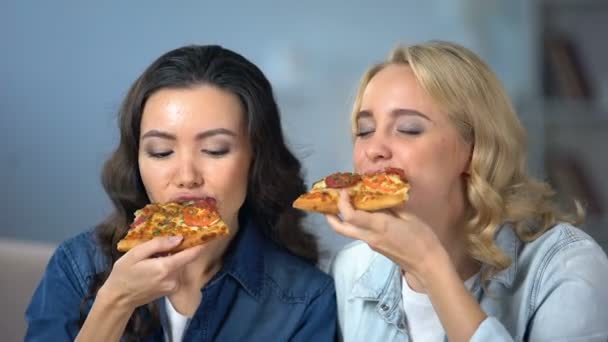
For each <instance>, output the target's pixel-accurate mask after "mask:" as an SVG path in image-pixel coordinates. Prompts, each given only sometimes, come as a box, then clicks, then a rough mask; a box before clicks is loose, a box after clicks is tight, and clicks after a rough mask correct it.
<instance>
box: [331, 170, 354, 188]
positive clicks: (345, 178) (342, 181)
mask: <svg viewBox="0 0 608 342" xmlns="http://www.w3.org/2000/svg"><path fill="white" fill-rule="evenodd" d="M360 180H361V176H359V175H358V174H355V173H351V172H337V173H334V174H333V175H329V176H327V177H325V185H327V187H328V188H334V189H339V188H348V187H349V186H352V185H354V184H356V183H357V182H358V181H360Z"/></svg>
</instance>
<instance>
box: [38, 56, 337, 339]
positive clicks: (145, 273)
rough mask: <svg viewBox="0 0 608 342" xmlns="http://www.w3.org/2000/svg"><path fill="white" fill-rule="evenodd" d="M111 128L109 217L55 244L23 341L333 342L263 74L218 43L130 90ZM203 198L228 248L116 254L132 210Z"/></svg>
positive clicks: (327, 289) (166, 59)
mask: <svg viewBox="0 0 608 342" xmlns="http://www.w3.org/2000/svg"><path fill="white" fill-rule="evenodd" d="M119 120H120V144H119V146H118V148H117V149H116V151H115V152H114V154H113V155H112V156H111V158H110V159H109V160H108V161H107V162H106V164H105V166H104V170H103V176H102V181H103V185H104V188H105V189H106V191H107V193H108V195H109V196H110V198H111V199H112V201H113V203H114V207H115V210H114V213H113V214H112V215H111V216H110V217H109V218H108V219H107V220H106V221H104V222H103V223H101V224H99V225H98V226H97V227H96V228H95V229H94V230H91V231H86V232H84V233H82V234H80V235H78V236H76V237H74V238H71V239H69V240H67V241H65V242H64V243H62V244H61V245H60V246H59V247H58V249H57V251H56V252H55V254H54V256H53V257H52V259H51V260H50V262H49V265H48V267H47V270H46V272H45V274H44V276H43V278H42V281H41V283H40V285H39V286H38V288H37V290H36V292H35V293H34V296H33V298H32V301H31V304H30V306H29V307H28V309H27V312H26V317H27V321H28V332H27V336H26V340H28V341H38V340H40V341H42V340H44V341H50V340H52V341H60V340H61V341H64V340H74V339H76V340H77V341H117V340H121V339H122V340H125V341H137V340H146V341H147V340H153V341H182V340H184V341H190V340H196V341H212V340H213V341H214V340H218V341H244V340H247V341H270V340H272V341H287V340H290V341H328V340H333V338H334V334H335V329H336V302H335V295H334V285H333V282H332V280H331V278H330V277H329V276H327V275H325V274H324V273H322V272H321V271H319V270H318V269H317V268H316V267H315V265H314V264H315V262H316V261H317V247H316V241H315V240H314V238H313V237H312V236H311V235H310V234H308V233H306V232H304V230H303V228H302V218H303V214H302V213H301V212H299V211H296V210H295V209H292V208H291V207H290V205H291V202H292V201H293V199H295V198H296V197H297V196H298V195H299V194H300V193H302V192H304V190H305V185H304V182H303V180H302V177H301V175H300V168H301V167H300V163H299V161H298V160H297V159H296V158H295V157H294V155H293V154H292V153H291V152H290V151H289V149H288V148H287V147H286V144H285V142H284V139H283V135H282V131H281V124H280V117H279V111H278V108H277V104H276V102H275V100H274V97H273V92H272V88H271V86H270V84H269V82H268V80H267V79H266V78H265V76H264V75H263V73H262V72H261V71H260V70H259V69H258V68H257V67H256V66H255V65H253V64H252V63H251V62H249V61H248V60H247V59H245V58H244V57H242V56H241V55H239V54H237V53H235V52H233V51H230V50H227V49H224V48H222V47H219V46H187V47H183V48H179V49H176V50H173V51H170V52H168V53H166V54H164V55H163V56H161V57H159V58H158V59H157V60H156V61H155V62H153V63H152V64H151V65H150V66H149V67H148V68H147V70H145V72H144V73H143V74H142V75H141V76H140V77H139V78H138V79H137V80H136V81H135V83H134V84H133V86H132V87H131V89H130V91H129V93H128V95H127V97H126V99H125V100H124V102H123V104H122V107H121V109H120V112H119ZM203 197H213V198H214V199H215V200H216V201H217V203H218V208H219V211H220V214H221V216H222V218H223V219H224V221H226V223H227V224H228V226H229V227H230V229H231V233H230V235H229V236H228V237H226V238H223V239H217V240H214V241H212V242H209V243H207V244H205V245H203V246H197V247H193V248H189V249H186V250H184V251H182V252H179V253H176V254H173V255H169V256H164V257H155V256H157V255H159V254H162V253H163V252H165V251H168V250H170V249H172V248H173V247H175V246H176V245H178V244H179V243H180V241H181V238H180V237H173V238H156V239H153V240H151V241H149V242H146V243H144V244H141V245H139V246H137V247H135V248H134V249H132V250H130V251H129V252H127V253H124V254H123V253H119V252H118V251H117V250H116V243H117V242H118V241H119V240H120V239H121V238H122V237H124V236H125V234H126V233H127V229H128V226H129V223H130V221H131V220H132V218H133V214H134V212H135V210H137V209H139V208H142V207H143V206H145V205H146V204H148V203H152V202H154V203H165V202H171V201H181V200H187V199H196V198H203Z"/></svg>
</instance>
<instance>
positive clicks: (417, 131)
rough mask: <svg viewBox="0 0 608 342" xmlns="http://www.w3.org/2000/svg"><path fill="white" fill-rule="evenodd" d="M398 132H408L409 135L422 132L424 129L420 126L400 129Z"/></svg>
mask: <svg viewBox="0 0 608 342" xmlns="http://www.w3.org/2000/svg"><path fill="white" fill-rule="evenodd" d="M397 132H399V133H403V134H407V135H419V134H421V133H422V130H421V129H418V128H411V129H398V130H397Z"/></svg>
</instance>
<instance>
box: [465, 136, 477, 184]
mask: <svg viewBox="0 0 608 342" xmlns="http://www.w3.org/2000/svg"><path fill="white" fill-rule="evenodd" d="M468 145H469V151H468V153H467V157H466V158H467V159H466V162H465V164H464V168H463V171H462V174H463V175H465V176H466V177H468V176H470V175H471V162H472V160H473V152H474V151H475V145H474V144H473V143H470V144H468Z"/></svg>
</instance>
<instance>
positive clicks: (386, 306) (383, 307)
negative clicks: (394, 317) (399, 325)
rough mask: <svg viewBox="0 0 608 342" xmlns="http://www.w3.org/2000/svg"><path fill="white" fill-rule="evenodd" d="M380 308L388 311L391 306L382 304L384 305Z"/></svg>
mask: <svg viewBox="0 0 608 342" xmlns="http://www.w3.org/2000/svg"><path fill="white" fill-rule="evenodd" d="M380 309H382V311H388V309H389V308H388V305H386V304H382V305H380Z"/></svg>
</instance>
